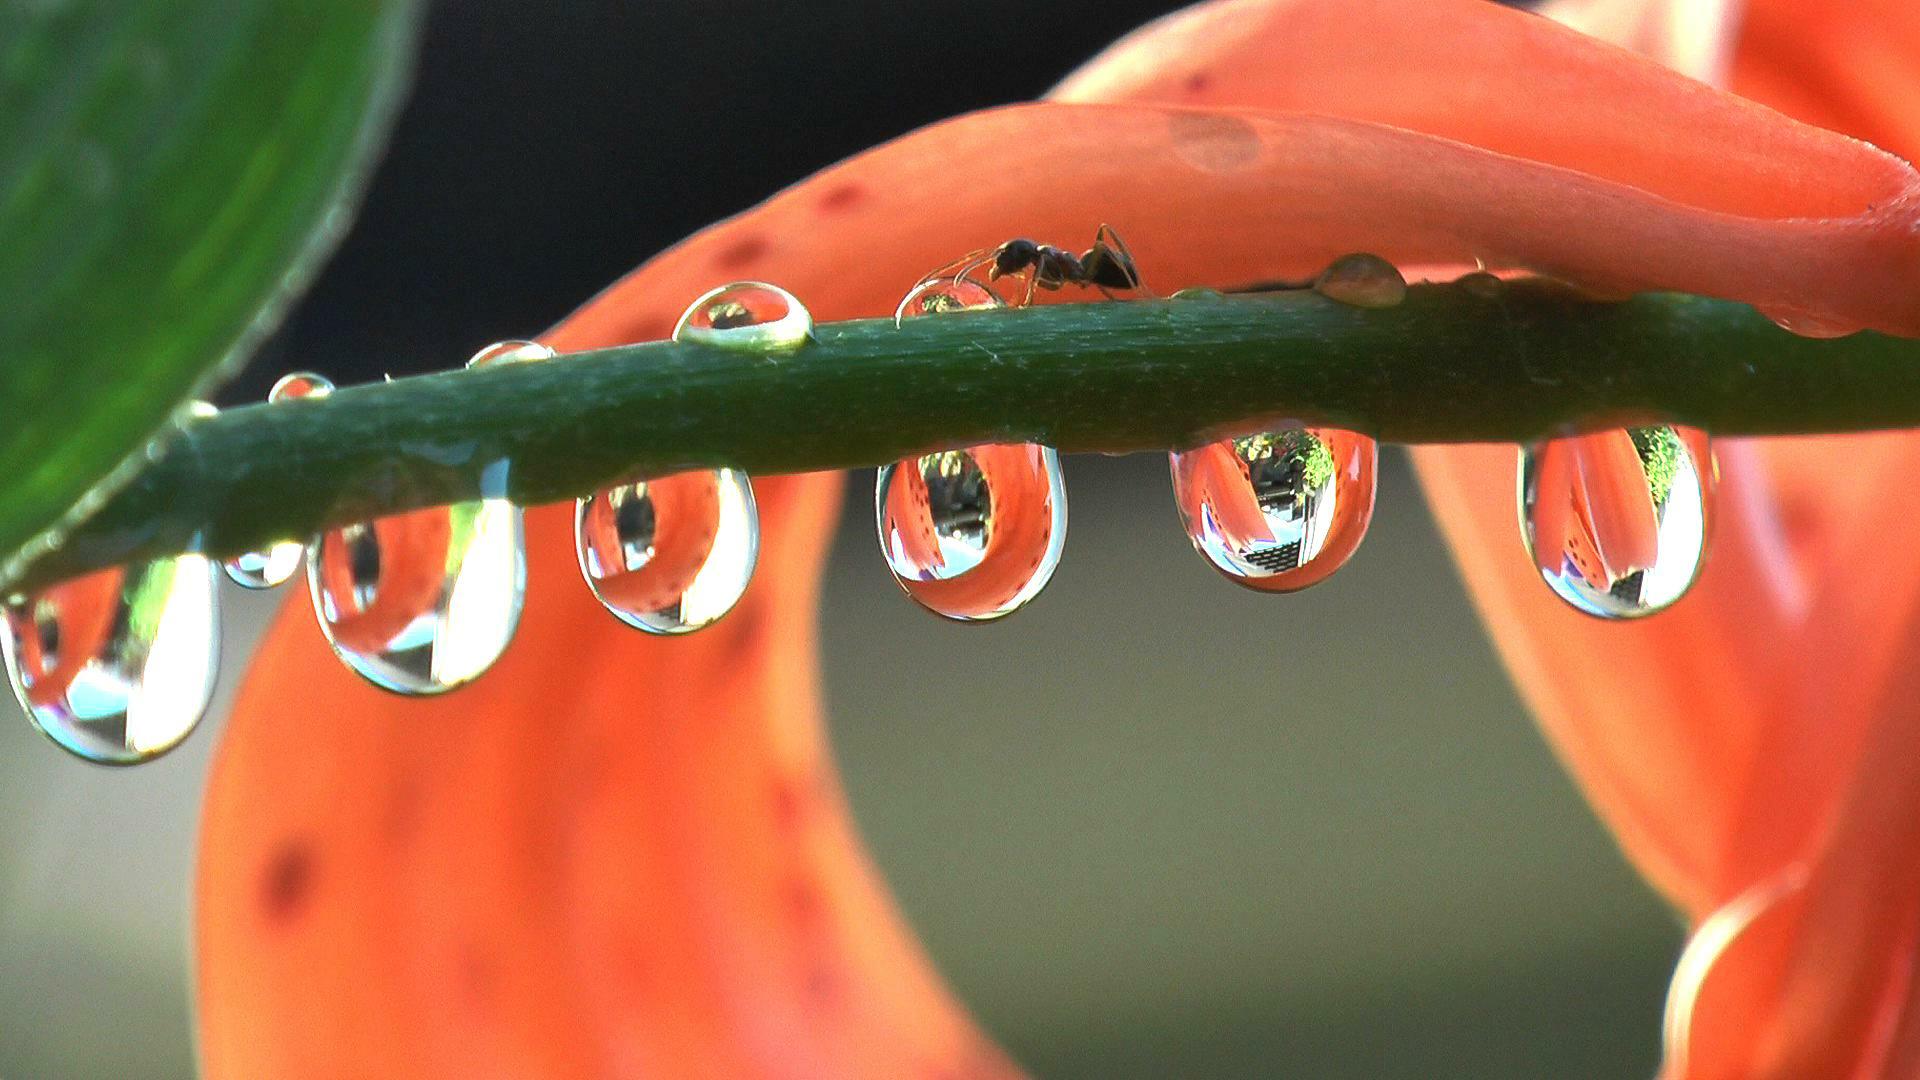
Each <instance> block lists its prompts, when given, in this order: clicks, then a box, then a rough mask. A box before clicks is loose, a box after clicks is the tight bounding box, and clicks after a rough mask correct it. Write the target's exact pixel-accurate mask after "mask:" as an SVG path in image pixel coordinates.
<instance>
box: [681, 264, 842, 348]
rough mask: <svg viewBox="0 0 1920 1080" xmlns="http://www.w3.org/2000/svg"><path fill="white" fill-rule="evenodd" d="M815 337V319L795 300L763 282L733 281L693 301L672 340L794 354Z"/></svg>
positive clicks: (787, 293) (682, 316)
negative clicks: (793, 352)
mask: <svg viewBox="0 0 1920 1080" xmlns="http://www.w3.org/2000/svg"><path fill="white" fill-rule="evenodd" d="M812 337H813V315H812V314H810V313H809V312H808V311H807V307H806V305H805V304H802V303H801V302H800V301H799V299H798V298H797V297H795V296H794V295H793V294H792V293H790V292H788V291H787V290H785V289H783V288H781V287H780V286H778V285H769V284H767V283H766V282H764V281H736V282H734V283H733V284H731V285H722V286H720V287H719V288H717V289H713V290H711V291H709V292H708V293H707V294H706V295H704V296H702V297H700V299H698V300H695V301H694V302H693V303H692V304H691V305H689V306H688V307H687V310H686V312H685V313H683V314H682V315H681V316H680V322H679V324H678V325H676V326H675V327H674V328H673V340H675V341H688V342H697V343H699V344H702V345H717V346H719V347H721V348H723V349H739V350H743V351H746V352H758V353H780V352H792V351H793V350H795V349H798V348H799V347H801V346H802V345H805V344H806V343H807V342H808V341H810V340H811V339H812Z"/></svg>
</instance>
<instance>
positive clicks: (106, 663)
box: [0, 555, 220, 765]
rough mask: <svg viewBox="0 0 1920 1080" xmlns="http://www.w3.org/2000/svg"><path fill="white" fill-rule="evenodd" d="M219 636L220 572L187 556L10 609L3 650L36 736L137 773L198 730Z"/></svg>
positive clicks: (105, 575) (65, 585) (77, 583)
mask: <svg viewBox="0 0 1920 1080" xmlns="http://www.w3.org/2000/svg"><path fill="white" fill-rule="evenodd" d="M219 636H220V624H219V609H218V606H217V602H216V598H215V593H214V574H213V565H212V564H211V563H209V562H208V561H207V560H206V559H205V558H202V557H201V556H199V555H181V556H178V557H176V558H169V559H159V560H155V561H153V562H149V563H142V564H139V565H137V566H132V567H121V568H115V569H111V570H100V571H96V572H95V573H92V574H88V575H86V576H84V577H79V578H75V579H73V580H71V581H66V582H62V583H60V584H58V585H54V586H52V587H50V588H48V589H46V590H44V591H42V592H39V593H36V594H34V595H32V596H28V597H24V598H15V599H13V600H10V601H8V602H7V604H6V633H5V636H4V637H0V645H4V646H5V648H4V652H5V657H6V663H7V674H8V677H9V681H11V682H12V684H13V691H14V695H15V696H16V697H17V698H19V700H20V704H21V707H22V708H24V709H25V710H26V713H27V716H28V718H29V719H30V720H32V722H33V725H34V726H35V727H36V728H38V729H39V730H40V731H41V732H42V733H44V734H45V735H46V736H47V737H48V738H50V739H52V740H53V741H54V742H56V743H58V744H60V746H61V747H63V748H65V749H66V750H67V751H69V752H70V753H72V754H74V755H75V756H77V757H81V758H84V759H86V760H88V761H93V762H98V763H100V764H103V765H133V764H138V763H139V762H143V761H150V760H152V759H153V758H155V757H158V756H159V755H161V754H163V753H165V752H166V751H168V750H170V749H172V748H173V747H175V746H177V745H179V744H180V742H181V740H183V739H185V738H186V737H187V735H188V733H189V732H191V731H192V730H193V727H194V725H195V724H197V723H199V721H200V717H201V716H202V715H203V714H204V713H205V712H206V710H207V704H208V702H209V701H211V700H212V698H213V684H214V677H215V675H216V670H217V661H218V656H219Z"/></svg>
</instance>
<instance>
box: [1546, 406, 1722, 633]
mask: <svg viewBox="0 0 1920 1080" xmlns="http://www.w3.org/2000/svg"><path fill="white" fill-rule="evenodd" d="M1714 483H1715V471H1714V465H1713V456H1712V451H1711V449H1710V448H1709V445H1708V441H1707V437H1706V435H1705V434H1703V433H1701V432H1699V431H1695V430H1693V429H1691V428H1675V427H1646V428H1630V429H1625V428H1623V429H1615V430H1612V431H1602V432H1597V433H1594V434H1591V435H1577V436H1568V437H1566V438H1559V439H1550V440H1548V441H1547V442H1544V443H1541V444H1539V445H1537V446H1532V447H1527V448H1525V449H1523V450H1522V451H1521V453H1520V492H1519V494H1520V532H1521V536H1522V538H1523V539H1524V541H1525V543H1526V548H1527V554H1528V556H1529V557H1530V558H1531V559H1532V560H1533V562H1534V565H1535V566H1536V567H1537V568H1538V569H1539V571H1540V576H1541V577H1542V578H1543V579H1544V580H1545V581H1546V583H1547V586H1548V587H1549V588H1551V589H1552V590H1553V591H1554V593H1555V594H1556V595H1558V596H1559V597H1560V598H1561V599H1562V600H1565V601H1566V602H1567V603H1568V604H1570V605H1572V606H1573V607H1574V608H1575V609H1577V610H1579V611H1583V612H1586V613H1587V614H1589V615H1596V616H1599V617H1601V618H1607V619H1630V618H1638V617H1640V616H1644V615H1651V614H1654V613H1655V612H1658V611H1661V610H1664V609H1665V608H1667V607H1668V606H1670V605H1672V604H1673V603H1674V602H1675V601H1677V600H1679V599H1680V598H1681V597H1682V596H1684V595H1686V592H1687V589H1688V588H1690V587H1691V586H1692V585H1693V582H1694V579H1695V578H1697V577H1698V576H1699V573H1700V567H1701V565H1702V562H1703V560H1704V558H1705V555H1706V544H1707V536H1708V533H1709V532H1710V529H1711V524H1712V509H1713V491H1714Z"/></svg>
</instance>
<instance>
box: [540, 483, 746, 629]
mask: <svg viewBox="0 0 1920 1080" xmlns="http://www.w3.org/2000/svg"><path fill="white" fill-rule="evenodd" d="M573 536H574V547H575V550H576V551H577V553H578V554H579V557H580V573H581V574H582V576H584V577H585V578H586V579H587V585H588V587H590V588H591V589H592V590H593V595H594V596H595V597H597V598H598V599H599V601H600V603H601V604H603V605H605V606H606V609H607V610H608V611H611V612H613V613H614V615H616V616H618V617H619V618H620V620H621V621H622V622H625V623H626V624H627V625H629V626H635V627H638V628H640V629H642V630H645V631H647V632H648V633H652V634H684V633H688V632H690V631H694V630H698V629H700V628H701V627H703V626H707V625H709V624H711V623H712V622H713V621H714V620H716V619H718V618H720V616H722V615H725V614H726V613H727V612H729V611H731V610H733V605H734V604H735V603H736V602H738V601H739V599H740V596H741V594H743V593H745V592H746V591H747V582H749V581H751V580H752V579H753V567H754V563H755V561H756V560H757V559H758V558H759V554H760V518H759V515H758V513H757V512H756V511H755V509H754V505H753V486H752V485H751V484H749V483H748V482H747V475H746V474H745V473H743V472H740V471H739V470H737V469H717V470H713V471H700V472H688V473H680V474H678V475H675V476H664V477H660V478H658V479H654V480H643V481H638V482H635V483H631V484H620V485H618V486H615V487H612V488H608V489H606V490H604V491H599V492H595V493H594V494H593V496H592V497H590V498H585V499H581V500H580V501H579V503H578V504H577V505H576V507H575V510H574V519H573Z"/></svg>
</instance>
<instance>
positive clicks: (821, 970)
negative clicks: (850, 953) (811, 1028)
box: [806, 964, 847, 1009]
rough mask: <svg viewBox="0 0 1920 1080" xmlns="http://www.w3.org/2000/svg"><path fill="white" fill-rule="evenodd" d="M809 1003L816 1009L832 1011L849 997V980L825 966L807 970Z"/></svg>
mask: <svg viewBox="0 0 1920 1080" xmlns="http://www.w3.org/2000/svg"><path fill="white" fill-rule="evenodd" d="M806 996H807V1001H808V1003H809V1004H811V1005H812V1006H813V1007H814V1008H816V1009H831V1008H834V1007H835V1006H837V1005H839V1004H840V1002H841V1001H843V1000H845V998H846V996H847V980H846V979H844V978H842V977H841V975H840V973H839V972H837V971H835V970H834V969H832V968H830V967H828V966H826V965H825V964H816V965H814V966H813V967H811V968H809V969H808V970H807V983H806Z"/></svg>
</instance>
